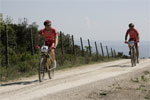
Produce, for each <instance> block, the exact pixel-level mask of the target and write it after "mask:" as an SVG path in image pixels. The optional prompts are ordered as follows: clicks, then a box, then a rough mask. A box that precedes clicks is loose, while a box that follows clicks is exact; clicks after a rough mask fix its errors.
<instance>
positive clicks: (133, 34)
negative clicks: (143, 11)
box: [125, 23, 139, 63]
mask: <svg viewBox="0 0 150 100" xmlns="http://www.w3.org/2000/svg"><path fill="white" fill-rule="evenodd" d="M128 35H129V37H130V38H129V41H131V40H133V41H135V48H136V54H137V63H139V46H138V42H139V33H138V31H137V30H136V29H135V28H134V24H133V23H130V24H129V29H128V30H127V32H126V35H125V42H128V41H127V37H128ZM128 46H129V50H130V51H131V49H130V48H131V47H130V45H128ZM130 51H129V54H130V55H131V52H130Z"/></svg>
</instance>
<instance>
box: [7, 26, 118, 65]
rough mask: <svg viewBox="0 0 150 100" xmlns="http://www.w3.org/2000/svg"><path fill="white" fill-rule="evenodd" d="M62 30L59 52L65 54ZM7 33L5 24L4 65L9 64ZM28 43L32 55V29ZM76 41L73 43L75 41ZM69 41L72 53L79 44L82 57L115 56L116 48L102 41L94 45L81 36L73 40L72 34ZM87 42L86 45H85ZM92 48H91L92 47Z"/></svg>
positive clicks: (74, 53)
mask: <svg viewBox="0 0 150 100" xmlns="http://www.w3.org/2000/svg"><path fill="white" fill-rule="evenodd" d="M62 35H63V32H59V38H60V39H59V42H60V45H61V46H60V48H61V53H62V55H64V54H65V52H64V50H65V49H66V48H65V47H64V39H63V36H62ZM8 37H9V36H8V34H7V25H5V40H6V43H5V50H6V54H5V56H6V65H7V66H8V65H9V53H8V47H9V45H8ZM30 41H31V42H30V44H31V54H32V55H34V53H35V51H34V43H33V32H32V29H31V30H30ZM76 41H77V42H78V43H75V42H76ZM71 42H72V55H74V56H76V55H77V53H76V47H75V46H79V47H80V51H81V56H82V57H84V56H86V55H88V56H92V55H96V56H97V57H99V56H101V57H106V56H107V57H108V58H110V57H116V56H117V53H116V50H115V49H113V48H112V47H108V46H107V45H103V44H102V42H100V43H99V42H97V41H94V45H91V44H93V43H91V41H90V39H88V40H84V42H83V38H82V37H80V38H79V40H75V39H74V36H73V35H72V36H71ZM85 43H86V44H88V45H85ZM92 48H93V49H92Z"/></svg>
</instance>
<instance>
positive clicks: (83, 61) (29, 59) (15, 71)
mask: <svg viewBox="0 0 150 100" xmlns="http://www.w3.org/2000/svg"><path fill="white" fill-rule="evenodd" d="M15 57H16V58H15V59H16V61H15V60H14V59H13V56H12V57H10V61H13V62H10V65H9V66H7V68H6V66H3V67H1V66H0V81H9V80H14V79H18V78H21V77H30V76H32V75H35V74H37V66H38V65H39V55H37V54H35V55H34V56H32V55H30V54H28V53H24V54H21V55H15ZM11 59H12V60H11ZM118 59H120V58H119V57H116V58H112V57H110V58H107V57H101V56H99V57H98V58H97V57H96V56H91V57H88V56H86V57H82V56H74V55H71V54H65V55H58V56H56V60H57V69H56V70H61V69H65V68H72V67H79V66H82V65H89V64H95V63H101V62H108V61H114V60H118Z"/></svg>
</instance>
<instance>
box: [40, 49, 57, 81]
mask: <svg viewBox="0 0 150 100" xmlns="http://www.w3.org/2000/svg"><path fill="white" fill-rule="evenodd" d="M49 51H50V48H49V47H48V46H42V47H41V54H42V55H41V59H40V65H39V68H38V75H39V81H40V82H42V81H43V80H44V77H45V73H46V72H47V73H48V77H49V79H52V78H53V77H54V72H55V68H56V62H53V60H52V57H51V55H50V54H49Z"/></svg>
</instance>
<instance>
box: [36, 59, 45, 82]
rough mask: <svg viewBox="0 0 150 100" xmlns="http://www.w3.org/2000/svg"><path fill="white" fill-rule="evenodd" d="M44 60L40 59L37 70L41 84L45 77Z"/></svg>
mask: <svg viewBox="0 0 150 100" xmlns="http://www.w3.org/2000/svg"><path fill="white" fill-rule="evenodd" d="M45 65H46V62H45V59H44V58H43V57H42V58H41V60H40V65H39V68H38V75H39V81H40V82H42V81H43V80H44V76H45Z"/></svg>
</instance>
